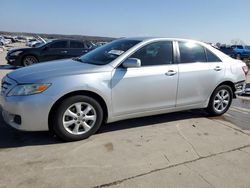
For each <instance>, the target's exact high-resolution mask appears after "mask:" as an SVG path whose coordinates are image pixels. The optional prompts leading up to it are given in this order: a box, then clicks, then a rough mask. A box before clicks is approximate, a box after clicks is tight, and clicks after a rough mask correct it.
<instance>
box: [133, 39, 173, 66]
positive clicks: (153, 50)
mask: <svg viewBox="0 0 250 188" xmlns="http://www.w3.org/2000/svg"><path fill="white" fill-rule="evenodd" d="M131 58H138V59H140V60H141V65H142V66H151V65H165V64H171V63H172V59H173V46H172V42H171V41H162V42H155V43H152V44H148V45H147V46H144V47H142V48H141V49H139V50H138V51H137V52H135V53H134V54H133V55H132V56H131Z"/></svg>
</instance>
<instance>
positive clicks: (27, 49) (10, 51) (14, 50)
mask: <svg viewBox="0 0 250 188" xmlns="http://www.w3.org/2000/svg"><path fill="white" fill-rule="evenodd" d="M30 49H32V48H11V49H9V50H8V54H10V53H12V52H16V51H29V50H30Z"/></svg>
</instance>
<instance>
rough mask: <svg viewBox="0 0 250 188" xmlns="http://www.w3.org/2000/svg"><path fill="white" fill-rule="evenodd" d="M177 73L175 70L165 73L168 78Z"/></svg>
mask: <svg viewBox="0 0 250 188" xmlns="http://www.w3.org/2000/svg"><path fill="white" fill-rule="evenodd" d="M176 73H177V72H176V71H174V70H169V71H168V72H166V73H165V75H166V76H173V75H175V74H176Z"/></svg>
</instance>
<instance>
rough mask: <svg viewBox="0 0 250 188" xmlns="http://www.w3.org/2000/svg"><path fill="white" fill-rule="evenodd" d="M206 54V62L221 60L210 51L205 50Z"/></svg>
mask: <svg viewBox="0 0 250 188" xmlns="http://www.w3.org/2000/svg"><path fill="white" fill-rule="evenodd" d="M225 49H226V48H225ZM206 53H207V61H208V62H221V60H220V59H219V58H218V57H217V56H216V55H215V54H213V53H212V52H211V51H210V50H208V49H206Z"/></svg>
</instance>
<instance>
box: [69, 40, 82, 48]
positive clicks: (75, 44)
mask: <svg viewBox="0 0 250 188" xmlns="http://www.w3.org/2000/svg"><path fill="white" fill-rule="evenodd" d="M70 48H84V44H83V42H79V41H70Z"/></svg>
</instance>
